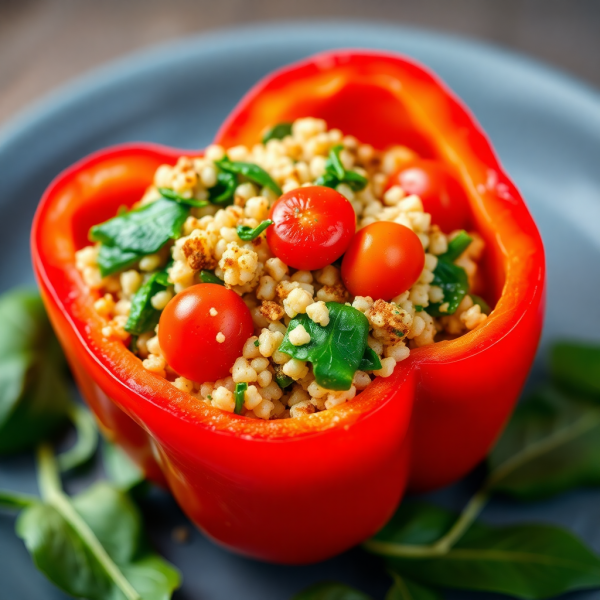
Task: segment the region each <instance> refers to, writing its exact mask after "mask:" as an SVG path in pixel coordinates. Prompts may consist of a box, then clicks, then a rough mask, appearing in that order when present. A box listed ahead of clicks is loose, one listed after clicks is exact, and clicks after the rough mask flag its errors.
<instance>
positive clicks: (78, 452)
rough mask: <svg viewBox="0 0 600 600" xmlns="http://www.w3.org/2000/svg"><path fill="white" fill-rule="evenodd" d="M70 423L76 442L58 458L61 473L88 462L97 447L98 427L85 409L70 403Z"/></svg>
mask: <svg viewBox="0 0 600 600" xmlns="http://www.w3.org/2000/svg"><path fill="white" fill-rule="evenodd" d="M68 414H69V418H70V420H71V422H72V423H73V425H75V428H76V430H77V441H76V442H75V445H74V446H73V447H72V448H69V450H67V451H66V452H64V453H63V454H61V455H60V456H59V457H58V465H59V467H60V470H61V471H69V470H70V469H75V468H77V467H80V466H81V465H84V464H86V463H87V462H89V461H90V460H91V459H92V457H93V456H94V454H95V452H96V448H97V447H98V427H97V426H96V421H94V417H93V416H92V415H91V413H90V411H89V410H88V409H87V408H84V407H83V406H81V405H80V404H74V403H72V404H71V405H70V406H69V408H68Z"/></svg>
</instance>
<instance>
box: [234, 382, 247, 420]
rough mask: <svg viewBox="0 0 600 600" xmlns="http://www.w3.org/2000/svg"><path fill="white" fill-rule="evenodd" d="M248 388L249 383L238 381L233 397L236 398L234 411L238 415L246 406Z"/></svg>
mask: <svg viewBox="0 0 600 600" xmlns="http://www.w3.org/2000/svg"><path fill="white" fill-rule="evenodd" d="M247 389H248V384H247V383H236V384H235V392H234V394H233V397H234V399H235V410H234V411H233V412H234V413H235V414H236V415H241V414H242V409H243V408H244V394H245V392H246V390H247Z"/></svg>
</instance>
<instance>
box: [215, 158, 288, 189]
mask: <svg viewBox="0 0 600 600" xmlns="http://www.w3.org/2000/svg"><path fill="white" fill-rule="evenodd" d="M215 164H216V165H217V166H218V167H219V168H220V169H222V170H223V171H225V172H226V173H231V174H233V175H243V176H244V177H246V179H249V180H250V181H252V182H253V183H256V184H257V185H259V186H261V187H266V188H268V189H270V190H271V191H272V192H275V193H276V194H277V195H278V196H281V194H283V191H282V190H281V188H280V187H279V186H278V185H277V184H276V183H275V181H274V180H273V178H272V177H271V176H270V175H269V174H268V173H267V172H266V171H265V170H264V169H263V168H261V167H259V166H258V165H255V164H254V163H247V162H239V161H231V160H229V158H227V157H224V158H222V159H221V160H216V161H215Z"/></svg>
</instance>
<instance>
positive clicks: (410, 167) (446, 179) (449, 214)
mask: <svg viewBox="0 0 600 600" xmlns="http://www.w3.org/2000/svg"><path fill="white" fill-rule="evenodd" d="M394 185H399V186H400V187H401V188H402V189H403V190H404V191H405V192H406V193H407V194H416V195H417V196H419V197H420V198H421V201H422V202H423V208H424V210H425V212H427V213H430V214H431V222H432V223H434V224H435V225H438V226H439V227H440V229H441V230H442V231H444V232H446V233H450V232H451V231H455V230H456V229H465V228H467V226H468V222H469V204H468V200H467V196H466V194H465V191H464V190H463V188H462V187H461V185H460V183H459V182H458V181H457V180H456V178H455V177H454V176H453V175H452V174H451V173H450V171H449V170H448V168H447V167H446V166H445V165H444V163H442V162H440V161H438V160H427V159H417V160H413V161H410V162H409V163H407V164H405V165H403V166H402V167H400V169H398V170H397V171H396V172H395V173H394V174H392V175H391V176H390V178H389V179H388V182H387V185H386V190H388V189H390V188H391V187H392V186H394Z"/></svg>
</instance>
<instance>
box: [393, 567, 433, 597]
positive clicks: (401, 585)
mask: <svg viewBox="0 0 600 600" xmlns="http://www.w3.org/2000/svg"><path fill="white" fill-rule="evenodd" d="M392 576H393V577H394V585H392V587H391V588H390V590H389V592H388V593H387V595H386V597H385V600H441V596H440V595H439V594H438V593H437V592H435V591H434V590H432V589H431V588H428V587H425V586H423V585H421V584H419V583H415V582H414V581H411V580H410V579H407V578H406V577H400V576H399V575H398V574H397V573H393V574H392Z"/></svg>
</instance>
